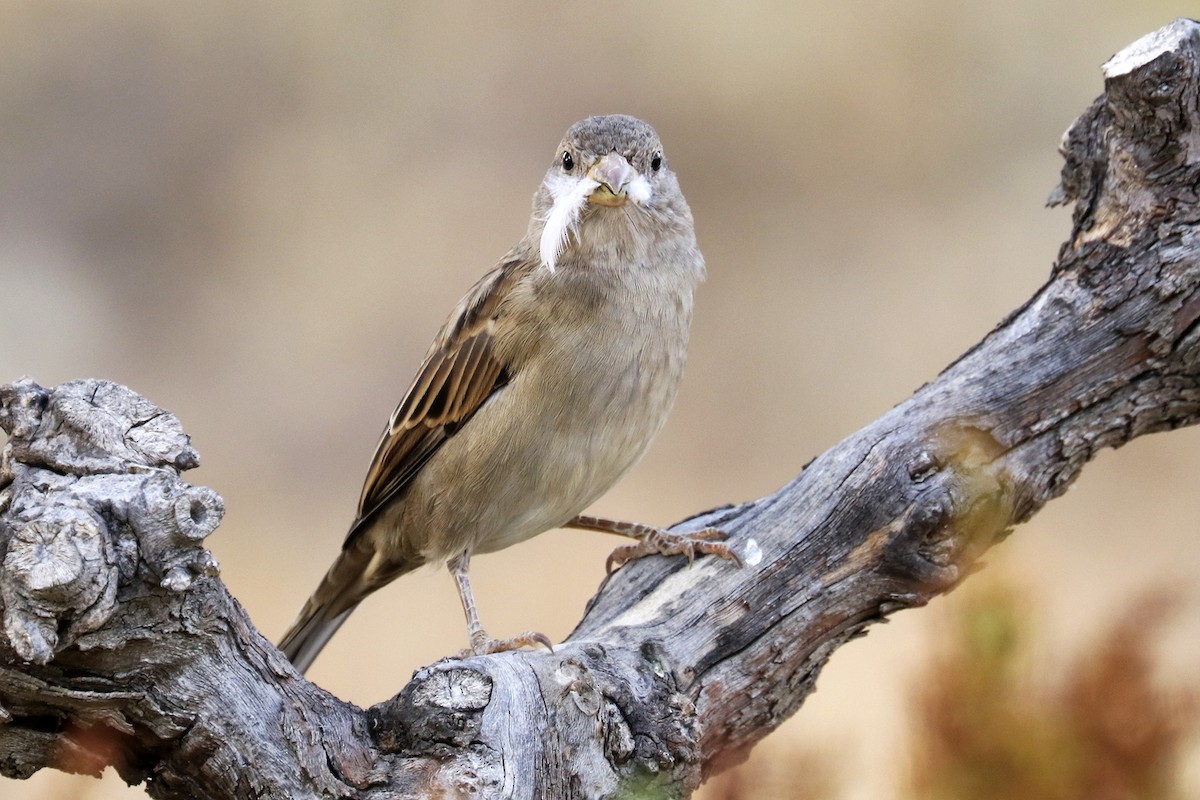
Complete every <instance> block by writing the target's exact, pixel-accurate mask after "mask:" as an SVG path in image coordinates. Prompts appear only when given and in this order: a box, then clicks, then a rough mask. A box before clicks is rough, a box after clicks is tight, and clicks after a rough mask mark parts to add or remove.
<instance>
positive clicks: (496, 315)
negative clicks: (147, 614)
mask: <svg viewBox="0 0 1200 800" xmlns="http://www.w3.org/2000/svg"><path fill="white" fill-rule="evenodd" d="M704 276H705V262H704V257H703V256H702V255H701V253H700V249H699V247H698V246H697V243H696V235H695V228H694V223H693V218H692V213H691V210H690V208H689V207H688V204H687V202H686V200H684V197H683V193H682V192H681V191H680V188H679V182H678V179H677V177H676V175H675V173H674V172H672V170H671V168H670V166H669V165H668V161H667V157H666V155H665V153H664V152H663V148H662V143H661V141H660V139H659V136H658V134H657V133H656V132H655V130H654V128H652V127H651V126H650V125H649V124H647V123H646V122H643V121H642V120H640V119H637V118H634V117H631V116H626V115H621V114H611V115H604V116H595V117H589V118H587V119H584V120H582V121H580V122H577V123H575V124H574V125H572V126H571V127H570V128H569V129H568V130H567V132H566V134H565V136H564V137H563V139H562V142H561V143H560V144H559V146H558V147H557V148H556V150H555V154H554V157H553V159H552V162H551V164H550V167H549V169H548V170H547V172H546V174H545V177H544V178H543V180H542V183H541V185H540V186H539V187H538V189H537V191H536V192H535V193H534V196H533V211H532V215H531V218H530V221H529V226H528V229H527V230H526V232H525V235H524V236H523V237H522V238H521V239H520V241H519V242H518V243H517V244H516V245H515V246H514V247H513V248H512V249H511V250H509V251H508V253H507V254H506V255H505V256H504V257H503V258H502V259H501V260H500V262H499V263H498V264H497V265H496V266H495V267H494V268H493V269H491V270H490V271H489V272H487V273H486V274H485V275H484V276H483V277H482V278H481V279H480V280H479V281H478V282H477V283H476V284H475V285H474V286H473V287H472V288H471V289H470V291H468V292H467V294H466V295H465V296H464V297H463V298H462V300H461V301H460V302H459V303H458V305H457V307H456V308H455V309H454V310H453V312H452V313H451V314H450V316H449V318H448V320H447V321H446V323H445V324H444V325H443V326H442V328H441V330H440V331H439V332H438V334H437V336H436V338H435V339H434V341H433V344H432V345H431V346H430V348H429V351H428V352H427V354H426V355H425V358H424V360H423V362H422V363H421V365H420V367H419V368H418V370H417V374H416V376H415V378H414V379H413V381H412V384H411V386H410V387H409V388H408V391H407V392H406V393H405V394H404V396H403V399H401V401H400V403H399V404H398V405H397V407H396V409H395V411H394V412H393V413H392V415H391V418H390V419H389V421H388V424H387V426H386V428H385V429H384V431H383V435H382V436H381V438H380V440H379V444H378V446H377V448H376V450H375V454H374V457H373V458H372V459H371V463H370V467H369V469H368V471H367V476H366V480H365V481H364V485H363V489H362V493H361V495H360V497H359V502H358V510H357V515H356V517H355V519H354V521H353V523H352V524H351V526H350V530H349V533H348V534H347V536H346V539H345V542H344V543H343V545H342V549H341V552H340V553H339V554H338V555H337V557H336V559H335V561H334V563H333V565H332V566H331V567H330V568H329V571H328V572H327V573H326V574H325V576H324V578H323V579H322V581H321V583H320V585H319V586H318V588H317V590H316V591H315V592H314V593H313V595H312V596H311V597H310V598H309V600H308V601H307V602H306V603H305V605H304V606H303V608H302V609H301V611H300V613H299V615H298V616H297V618H296V620H295V621H294V622H293V624H292V626H291V627H290V628H289V630H288V631H287V633H285V635H284V636H283V638H282V640H281V641H280V649H281V650H282V651H283V653H284V654H285V655H286V656H287V657H288V659H289V660H291V661H292V663H293V664H294V666H295V667H296V669H297V670H298V671H299V672H301V673H304V672H305V671H306V670H307V669H308V667H309V666H310V665H311V664H312V662H313V660H314V659H315V658H316V657H317V654H318V653H319V652H320V651H321V649H322V648H323V647H324V646H325V644H326V643H327V642H328V641H329V639H330V637H332V636H333V634H334V633H335V632H336V631H337V629H338V628H339V627H340V626H341V625H342V623H343V622H345V620H346V618H347V617H348V616H349V615H350V613H351V612H352V611H353V610H354V609H355V608H356V607H357V606H358V604H359V603H360V602H361V601H362V600H363V599H364V598H365V597H366V596H367V595H369V594H371V593H372V592H374V591H376V590H377V589H379V588H381V587H383V586H384V585H386V584H388V583H390V582H391V581H393V580H395V579H396V578H397V577H399V576H401V575H403V574H405V573H407V572H410V571H412V570H414V569H417V568H419V567H421V566H423V565H426V564H445V565H446V566H447V567H448V568H449V570H450V573H451V574H452V575H453V577H454V580H455V582H456V584H457V588H458V594H459V597H460V599H461V601H462V606H463V612H464V615H465V617H466V621H467V632H468V641H469V645H470V647H469V649H468V650H465V651H463V653H462V655H464V656H470V655H484V654H488V653H496V652H501V651H505V650H511V649H517V648H520V647H526V646H534V645H539V644H540V645H544V646H546V647H551V648H552V645H551V642H550V640H549V639H548V638H547V637H546V636H544V635H543V634H541V633H537V632H532V631H527V632H525V633H522V634H520V635H519V636H515V637H512V638H509V639H492V638H490V637H489V636H488V634H487V632H486V630H485V629H484V627H483V625H482V623H481V621H480V616H479V613H478V611H477V609H476V605H475V600H474V595H473V593H472V591H471V583H470V576H469V566H470V561H471V558H472V556H474V555H476V554H482V553H490V552H494V551H497V550H500V549H502V548H505V547H508V546H510V545H513V544H516V543H518V542H521V541H524V540H526V539H529V538H531V537H533V536H536V535H537V534H539V533H542V532H544V531H547V530H550V529H553V528H560V527H571V528H582V529H588V530H596V531H601V532H606V533H615V534H620V535H624V536H628V537H631V538H633V539H634V540H635V542H634V543H630V544H627V545H625V546H623V547H620V548H618V549H617V550H615V551H614V552H613V554H612V555H611V556H610V557H609V560H608V563H607V564H606V568H607V570H608V571H609V572H611V571H612V570H613V569H614V568H619V567H620V566H621V565H623V564H624V563H626V562H628V561H630V560H633V559H635V558H641V557H643V556H646V555H650V554H664V555H678V554H682V555H685V556H686V557H687V558H688V559H689V561H690V560H691V559H693V558H694V557H695V556H697V555H704V554H711V555H716V556H720V557H722V558H726V559H732V560H735V561H737V560H738V559H737V556H736V554H735V553H734V551H733V549H732V547H731V546H730V545H729V544H727V543H726V542H725V541H723V540H724V539H725V538H726V537H725V534H724V533H723V532H721V531H719V530H716V529H711V528H708V529H704V530H701V531H697V532H694V533H688V534H679V533H673V532H669V531H667V530H664V529H660V528H656V527H654V526H651V525H645V524H641V523H633V522H619V521H616V520H609V519H604V518H600V517H593V516H584V515H582V512H583V511H584V510H585V509H586V508H587V507H588V506H589V505H591V504H592V503H593V502H594V501H595V500H596V499H597V498H599V497H600V496H601V495H602V494H604V493H605V492H606V491H607V490H608V489H609V488H610V487H612V486H613V484H615V483H616V482H617V481H618V480H619V479H620V478H621V476H623V475H624V474H625V473H626V472H627V471H628V470H629V469H630V468H631V467H632V466H633V465H634V464H635V463H637V462H638V461H639V460H640V459H641V457H642V455H643V454H644V453H645V452H646V450H647V448H648V447H649V445H650V441H651V439H653V438H654V436H655V434H656V433H657V432H658V431H659V429H660V428H661V427H662V425H663V423H664V422H665V420H666V418H667V413H668V411H669V410H670V408H671V406H672V404H673V403H674V400H675V395H676V392H677V389H678V387H679V383H680V378H681V376H682V374H683V369H684V362H685V360H686V357H687V344H688V336H689V329H690V327H691V318H692V309H693V295H694V291H695V289H696V286H697V284H698V283H700V282H701V281H702V280H703V278H704Z"/></svg>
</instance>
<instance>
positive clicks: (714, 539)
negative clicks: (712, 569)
mask: <svg viewBox="0 0 1200 800" xmlns="http://www.w3.org/2000/svg"><path fill="white" fill-rule="evenodd" d="M563 527H566V528H579V529H580V530H585V531H600V532H601V533H615V534H617V535H618V536H628V537H630V538H631V539H637V540H638V543H637V544H627V545H625V546H623V547H618V548H617V549H616V550H613V551H612V553H610V554H609V556H608V560H607V561H606V562H605V563H604V569H605V571H606V572H612V571H613V570H614V569H620V568H621V566H623V565H624V564H627V563H629V562H630V561H633V560H634V559H638V558H641V557H643V556H649V555H664V556H674V555H683V556H687V560H688V561H689V562H691V561H692V560H693V559H694V558H695V557H696V554H697V553H700V554H701V555H714V556H720V557H721V558H727V559H729V560H730V561H732V562H734V563H735V564H737V565H738V566H739V567H740V566H741V565H742V560H741V559H740V558H738V555H737V553H735V552H734V551H733V548H732V547H730V546H729V545H727V544H725V543H724V542H722V541H720V540H721V539H724V538H726V536H727V534H726V533H725V531H723V530H719V529H718V528H704V529H703V530H699V531H695V532H692V533H672V532H671V531H668V530H664V529H663V528H656V527H654V526H653V525H643V524H642V523H640V522H621V521H620V520H615V519H605V518H604V517H589V516H584V515H582V514H581V515H579V516H578V517H575V518H574V519H572V520H571V521H570V522H568V523H567V524H566V525H564V526H563Z"/></svg>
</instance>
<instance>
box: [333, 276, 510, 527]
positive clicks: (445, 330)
mask: <svg viewBox="0 0 1200 800" xmlns="http://www.w3.org/2000/svg"><path fill="white" fill-rule="evenodd" d="M528 267H529V265H528V264H527V263H525V262H524V261H521V260H506V261H504V262H502V263H501V264H500V265H499V266H498V267H496V268H495V269H493V270H492V271H491V272H489V273H488V274H487V275H484V276H483V278H481V279H480V281H479V282H478V283H476V284H475V285H474V286H473V287H472V288H471V290H470V291H469V292H467V294H466V296H465V297H463V299H462V300H461V301H460V302H459V304H458V307H457V308H456V309H455V310H454V313H453V314H452V315H451V316H450V319H449V320H447V322H446V324H445V325H444V326H443V327H442V330H441V331H440V332H439V333H438V335H437V338H436V339H434V342H433V345H432V346H431V347H430V348H429V353H428V354H427V355H426V356H425V361H424V362H423V363H422V364H421V367H420V369H418V370H417V375H416V378H414V379H413V382H412V385H411V386H410V387H409V389H408V391H407V392H406V393H405V395H404V399H402V400H401V401H400V404H399V405H398V406H396V410H395V411H394V412H392V418H391V420H390V422H389V423H388V427H387V428H386V429H385V430H384V432H383V436H382V437H381V438H380V440H379V445H378V447H377V448H376V449H375V457H374V458H372V459H371V467H370V469H369V470H368V471H367V479H366V482H365V483H364V484H363V490H362V496H361V497H360V498H359V501H358V517H357V518H356V519H355V521H354V524H353V525H352V526H351V528H350V534H349V536H348V537H347V540H346V541H347V544H348V543H349V542H350V540H351V539H353V537H354V535H355V533H356V532H357V531H358V530H360V529H361V528H362V523H363V522H364V521H365V520H367V519H369V518H370V517H371V516H372V515H373V514H374V513H375V512H376V511H378V510H379V508H380V507H382V506H383V505H384V504H385V503H386V502H387V501H388V500H390V499H391V498H392V497H394V496H395V495H396V493H397V492H399V491H400V490H401V489H403V488H404V487H405V486H406V485H407V484H408V483H409V481H411V480H412V479H413V477H414V476H416V474H417V473H418V472H419V471H420V470H421V467H422V466H424V465H425V462H426V461H428V460H429V458H430V456H432V455H433V454H434V453H435V452H436V451H437V449H438V448H439V447H441V446H442V444H443V443H444V442H445V441H446V439H447V438H449V437H450V436H452V435H453V434H454V433H455V432H456V431H457V430H458V429H459V428H461V427H462V425H463V424H465V423H466V422H467V421H468V420H469V419H470V418H471V415H472V414H474V413H475V412H476V411H478V410H479V408H480V406H482V405H483V404H484V402H486V401H487V399H488V398H489V397H491V396H492V394H494V393H495V392H496V391H498V390H499V389H501V388H502V387H503V386H504V385H505V384H506V383H507V382H508V379H509V372H508V369H507V366H508V365H506V364H504V363H502V362H501V361H500V360H499V359H498V358H497V356H496V353H495V349H494V339H493V331H494V330H495V326H496V319H497V318H498V316H499V315H500V314H501V313H502V306H503V301H504V298H505V297H507V296H508V294H509V292H510V291H511V290H512V287H513V286H514V285H515V284H516V283H517V281H518V280H519V279H520V278H521V276H523V275H524V274H525V273H526V272H527V271H528Z"/></svg>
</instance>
